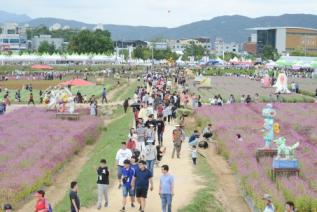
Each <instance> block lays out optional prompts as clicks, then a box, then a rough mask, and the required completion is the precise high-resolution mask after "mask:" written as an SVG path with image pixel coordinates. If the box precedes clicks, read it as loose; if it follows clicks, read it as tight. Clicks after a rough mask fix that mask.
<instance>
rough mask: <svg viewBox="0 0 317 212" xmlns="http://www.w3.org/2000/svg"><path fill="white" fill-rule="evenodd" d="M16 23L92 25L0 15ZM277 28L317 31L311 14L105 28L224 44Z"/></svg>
mask: <svg viewBox="0 0 317 212" xmlns="http://www.w3.org/2000/svg"><path fill="white" fill-rule="evenodd" d="M5 22H17V23H21V24H28V25H29V26H31V27H37V26H41V25H42V26H47V27H50V26H52V25H53V24H55V23H59V24H61V25H62V26H66V25H67V26H69V27H71V28H75V29H81V28H82V27H85V28H87V29H92V28H93V27H94V26H95V24H87V23H84V22H79V21H75V20H65V19H59V18H34V19H32V18H30V17H29V16H27V15H17V14H12V13H7V12H3V11H0V23H5ZM273 26H274V27H279V26H296V27H308V28H316V29H317V15H310V14H284V15H280V16H264V17H258V18H249V17H246V16H241V15H233V16H218V17H215V18H212V19H210V20H204V21H197V22H193V23H190V24H186V25H182V26H179V27H175V28H167V27H147V26H125V25H113V24H105V25H104V28H105V29H107V30H109V31H110V32H111V35H112V38H113V40H152V39H155V38H168V39H181V38H197V37H208V38H212V39H215V38H216V37H221V38H223V39H224V40H225V41H226V42H245V41H246V40H247V38H248V36H250V34H251V31H249V30H246V29H247V28H252V27H273Z"/></svg>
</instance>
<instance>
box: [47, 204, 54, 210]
mask: <svg viewBox="0 0 317 212" xmlns="http://www.w3.org/2000/svg"><path fill="white" fill-rule="evenodd" d="M48 212H53V208H52V206H51V204H50V203H48Z"/></svg>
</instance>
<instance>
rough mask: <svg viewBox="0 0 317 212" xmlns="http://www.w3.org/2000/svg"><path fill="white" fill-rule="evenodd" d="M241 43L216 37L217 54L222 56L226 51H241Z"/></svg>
mask: <svg viewBox="0 0 317 212" xmlns="http://www.w3.org/2000/svg"><path fill="white" fill-rule="evenodd" d="M239 49H240V48H239V44H238V43H235V42H231V43H225V42H224V40H223V39H222V38H216V41H215V53H216V55H217V56H222V55H223V54H224V53H226V52H233V53H238V52H239Z"/></svg>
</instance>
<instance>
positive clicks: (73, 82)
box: [60, 79, 96, 86]
mask: <svg viewBox="0 0 317 212" xmlns="http://www.w3.org/2000/svg"><path fill="white" fill-rule="evenodd" d="M60 85H71V86H91V85H96V84H95V83H92V82H89V81H86V80H83V79H73V80H69V81H66V82H62V83H60Z"/></svg>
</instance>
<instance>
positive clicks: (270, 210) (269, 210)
mask: <svg viewBox="0 0 317 212" xmlns="http://www.w3.org/2000/svg"><path fill="white" fill-rule="evenodd" d="M263 200H265V201H266V204H265V208H264V211H263V212H275V207H274V205H273V203H272V196H271V195H269V194H264V196H263Z"/></svg>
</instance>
